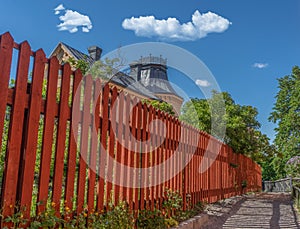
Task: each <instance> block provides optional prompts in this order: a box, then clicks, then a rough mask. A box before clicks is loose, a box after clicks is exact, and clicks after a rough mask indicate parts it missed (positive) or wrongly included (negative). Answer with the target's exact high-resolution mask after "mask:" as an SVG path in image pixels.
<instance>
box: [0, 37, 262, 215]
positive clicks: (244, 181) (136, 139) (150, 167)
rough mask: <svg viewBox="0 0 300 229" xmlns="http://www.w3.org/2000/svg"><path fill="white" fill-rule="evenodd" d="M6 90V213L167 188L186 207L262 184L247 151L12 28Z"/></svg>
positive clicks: (1, 114) (96, 203) (2, 90)
mask: <svg viewBox="0 0 300 229" xmlns="http://www.w3.org/2000/svg"><path fill="white" fill-rule="evenodd" d="M13 50H15V51H13ZM14 55H16V56H14ZM14 60H15V62H14ZM14 68H15V69H14ZM14 74H15V75H14ZM11 78H13V79H15V83H13V84H11V83H10V79H11ZM0 97H1V100H0V135H1V136H3V137H2V138H0V145H1V146H2V148H1V157H0V159H1V167H0V178H1V184H2V188H1V209H3V210H2V215H3V216H4V217H6V216H9V215H11V214H13V213H14V207H12V206H15V205H20V206H21V209H22V211H23V214H24V218H30V217H33V216H35V215H36V214H39V213H41V212H43V211H45V209H47V208H48V207H49V204H50V205H51V203H52V206H54V208H55V210H56V212H57V215H58V216H59V215H60V213H61V211H62V210H63V209H64V208H66V207H68V209H70V210H71V212H73V213H74V214H77V213H80V212H82V211H83V209H85V208H87V209H88V212H92V211H101V210H103V209H105V208H106V207H107V205H108V202H109V201H113V202H114V203H117V202H118V201H120V200H124V201H126V202H127V203H128V205H129V207H130V209H131V210H133V211H137V210H141V209H154V208H161V207H162V203H163V200H164V199H165V198H166V195H165V193H166V190H167V189H172V190H174V191H178V192H179V193H180V195H181V196H182V197H183V200H184V207H186V206H187V203H186V200H187V199H188V198H191V203H192V205H195V204H196V203H197V202H199V201H207V202H215V201H217V200H219V199H222V198H228V197H231V196H233V195H237V194H241V193H243V192H247V191H256V190H260V189H261V168H260V166H258V165H257V164H256V163H255V162H253V161H252V160H251V159H250V158H248V157H246V156H244V155H241V154H236V153H234V152H233V151H232V149H231V148H230V147H228V146H227V145H225V144H222V143H221V142H219V141H218V140H217V139H215V138H213V137H212V136H210V135H208V134H206V133H204V132H201V131H198V130H196V129H195V128H193V127H191V126H188V125H186V124H184V123H182V122H180V121H179V120H178V119H177V118H175V117H172V116H170V115H168V114H166V113H164V112H161V111H159V110H156V109H154V108H153V107H151V106H147V105H145V104H142V103H141V102H139V101H138V99H137V98H136V97H133V96H131V95H130V94H126V93H123V92H122V91H119V90H118V89H117V88H115V87H112V86H109V85H108V84H105V82H104V81H101V80H99V79H98V80H93V79H92V78H91V77H89V76H86V77H83V76H82V74H81V72H80V71H79V70H76V71H72V70H71V67H70V65H69V64H68V63H66V64H64V65H60V64H59V63H58V60H57V58H56V57H53V58H51V59H47V58H46V56H45V53H44V52H43V50H38V51H36V52H33V51H32V50H31V47H30V45H29V44H28V42H26V41H25V42H23V43H21V44H17V43H15V42H14V40H13V38H12V37H11V35H10V34H9V33H5V34H3V35H2V36H1V37H0ZM78 104H79V105H78ZM129 114H130V115H129ZM153 123H154V124H153ZM209 142H210V143H212V147H210V148H208V144H209ZM218 147H220V151H219V152H217V149H218ZM207 150H209V152H208V156H205V155H206V154H205V153H206V151H207ZM214 154H218V155H217V157H216V158H214V157H213V155H214ZM171 159H172V160H171ZM210 164H211V166H210V167H209V166H208V165H210ZM122 165H123V166H122ZM203 165H206V166H208V167H209V168H208V169H207V170H206V171H204V172H202V173H200V172H199V167H200V166H203Z"/></svg>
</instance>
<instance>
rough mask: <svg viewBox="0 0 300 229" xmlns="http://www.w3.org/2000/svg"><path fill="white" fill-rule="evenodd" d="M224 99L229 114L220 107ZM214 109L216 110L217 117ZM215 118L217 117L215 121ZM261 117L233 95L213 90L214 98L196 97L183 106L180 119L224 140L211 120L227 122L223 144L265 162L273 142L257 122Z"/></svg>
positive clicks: (255, 110)
mask: <svg viewBox="0 0 300 229" xmlns="http://www.w3.org/2000/svg"><path fill="white" fill-rule="evenodd" d="M221 100H224V101H223V104H225V110H226V112H225V113H224V111H222V110H224V109H221V108H220V107H218V106H219V104H221V103H220V101H221ZM212 105H213V106H212ZM211 107H214V109H215V111H214V112H213V114H212V112H211ZM212 115H214V117H213V119H212ZM257 115H258V111H257V109H256V108H254V107H252V106H242V105H239V104H236V103H235V102H234V100H233V99H232V97H231V95H230V94H229V93H227V92H222V93H218V92H215V91H213V92H212V97H211V98H210V99H198V98H195V99H191V100H190V101H188V102H186V103H185V104H184V105H183V107H182V115H181V116H180V119H181V120H183V121H185V122H187V123H189V124H191V125H193V126H195V127H197V128H199V129H201V130H203V131H205V132H207V133H209V134H213V135H214V136H215V137H217V138H221V137H222V133H221V132H220V133H219V132H218V131H215V132H214V133H212V130H211V129H212V123H211V120H214V121H215V122H217V123H218V124H220V123H223V124H225V123H226V132H225V137H224V139H223V141H224V142H225V143H226V144H228V145H229V146H231V147H232V148H233V150H234V151H235V152H236V153H242V154H245V155H248V156H250V157H251V158H253V159H254V160H256V161H262V160H263V158H264V154H267V153H266V152H267V151H270V150H271V149H270V148H269V147H270V145H269V139H268V138H267V136H266V135H264V134H262V133H261V132H260V130H259V128H260V123H259V122H258V121H257Z"/></svg>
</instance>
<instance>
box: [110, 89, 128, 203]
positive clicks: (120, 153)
mask: <svg viewBox="0 0 300 229" xmlns="http://www.w3.org/2000/svg"><path fill="white" fill-rule="evenodd" d="M116 106H117V110H118V112H117V113H116V114H115V115H114V116H113V117H112V118H114V119H116V120H117V123H118V128H117V133H116V135H117V151H116V159H117V163H120V164H121V165H124V159H125V158H124V157H125V152H124V150H125V149H124V147H123V145H124V143H123V112H124V113H125V111H124V93H122V92H121V93H120V94H119V96H118V104H117V105H116ZM117 110H116V111H117ZM114 121H115V120H114ZM111 150H112V151H114V146H113V145H112V149H111ZM123 172H124V171H122V169H121V168H120V166H118V165H117V166H116V170H115V181H116V182H115V193H114V195H115V203H118V202H119V201H120V198H121V196H122V197H123V193H122V192H123V187H122V186H120V185H119V184H120V182H122V181H121V179H123Z"/></svg>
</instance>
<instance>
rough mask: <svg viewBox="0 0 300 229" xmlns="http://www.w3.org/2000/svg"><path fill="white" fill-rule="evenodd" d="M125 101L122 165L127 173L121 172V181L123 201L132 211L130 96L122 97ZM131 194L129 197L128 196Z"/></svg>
mask: <svg viewBox="0 0 300 229" xmlns="http://www.w3.org/2000/svg"><path fill="white" fill-rule="evenodd" d="M124 100H125V106H124V114H125V116H124V126H125V131H124V140H125V141H124V148H125V151H124V154H125V155H124V165H126V166H127V171H123V179H124V200H125V201H126V202H127V203H128V204H129V207H130V209H131V210H132V208H133V205H132V202H133V199H132V194H131V193H130V190H132V188H131V187H132V186H130V183H129V180H131V178H132V177H133V173H131V171H132V167H130V166H131V160H132V159H131V150H130V149H131V148H130V142H129V137H130V96H128V95H127V96H126V95H125V96H124ZM130 194H131V195H130Z"/></svg>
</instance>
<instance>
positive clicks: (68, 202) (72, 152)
mask: <svg viewBox="0 0 300 229" xmlns="http://www.w3.org/2000/svg"><path fill="white" fill-rule="evenodd" d="M73 79H74V80H73V88H72V103H71V108H72V118H71V121H70V132H69V149H68V161H67V163H68V168H67V176H66V190H65V207H67V208H69V209H70V210H71V209H73V198H74V189H75V173H76V164H77V159H76V155H77V143H76V139H78V138H77V137H78V124H79V120H76V117H77V115H76V117H75V115H73V112H78V116H81V115H79V113H81V111H80V107H79V106H78V107H77V106H76V105H75V106H74V98H75V94H76V92H77V90H78V92H77V93H79V94H80V88H79V84H80V81H81V80H82V73H81V71H80V70H79V69H78V70H76V71H75V73H74V78H73ZM77 96H79V95H78V94H77ZM73 109H74V110H73ZM73 116H74V117H73ZM75 137H76V139H75Z"/></svg>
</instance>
